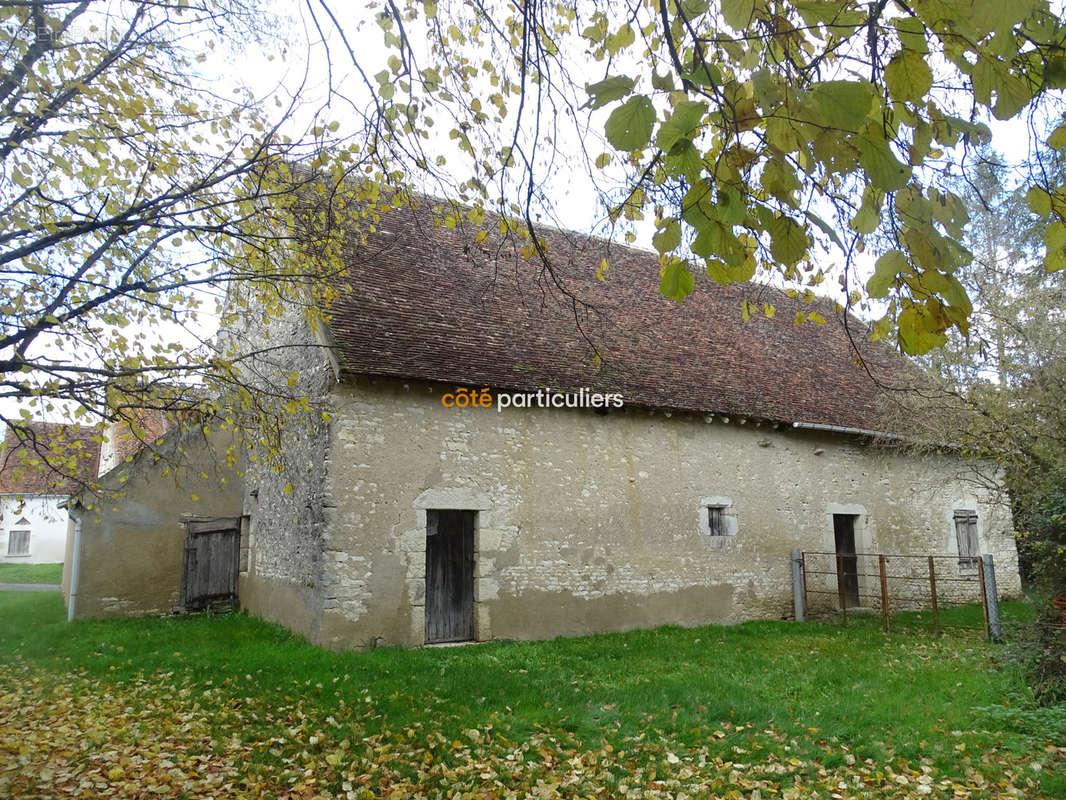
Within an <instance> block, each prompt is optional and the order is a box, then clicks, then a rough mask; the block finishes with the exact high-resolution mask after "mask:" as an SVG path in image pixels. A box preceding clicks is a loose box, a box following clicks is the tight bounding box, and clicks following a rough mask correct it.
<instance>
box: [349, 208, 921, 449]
mask: <svg viewBox="0 0 1066 800" xmlns="http://www.w3.org/2000/svg"><path fill="white" fill-rule="evenodd" d="M433 219H434V215H433V214H432V213H431V211H430V210H429V207H428V204H426V203H423V205H422V208H421V209H420V210H418V211H415V210H412V209H410V208H405V209H400V210H396V211H392V212H389V213H388V214H387V215H385V216H384V218H383V219H382V220H381V222H380V224H379V225H378V231H377V232H376V233H373V234H371V235H370V237H369V241H368V243H367V244H366V245H365V246H358V247H357V246H352V247H351V252H350V253H349V257H348V258H349V262H350V267H351V272H350V278H349V285H348V286H347V290H346V291H342V292H341V296H340V298H339V299H338V300H337V301H336V302H335V304H334V305H333V306H332V308H331V313H332V322H331V329H332V334H333V337H334V340H335V344H336V347H337V352H338V355H339V358H340V361H341V368H342V374H348V375H356V374H370V375H378V376H391V377H395V378H411V379H424V380H430V381H443V382H446V383H451V384H455V385H465V386H470V387H482V386H486V387H492V388H495V389H499V390H512V391H514V390H518V391H522V390H526V391H529V390H533V391H535V390H536V389H538V388H543V387H551V388H553V389H558V390H564V391H576V390H577V389H579V388H581V387H589V388H590V389H592V390H596V391H611V392H621V393H622V395H623V397H624V400H625V402H626V404H632V405H641V406H649V407H653V408H668V409H678V410H690V411H700V412H716V413H722V414H732V415H738V416H747V417H753V418H758V419H767V420H775V421H784V422H805V423H815V424H823V425H839V426H844V427H851V428H863V429H873V430H876V429H877V398H876V396H877V387H876V386H875V383H874V382H873V381H872V380H871V378H870V376H869V374H868V373H867V371H866V370H864V369H862V368H860V367H859V366H858V363H857V358H856V352H855V350H854V348H853V347H852V344H851V339H849V335H848V331H846V330H845V317H844V315H842V314H839V313H834V312H833V311H832V305H831V303H829V302H826V301H819V302H816V303H814V304H811V303H805V302H803V301H802V300H800V299H790V298H789V297H787V296H786V295H785V294H784V293H783V292H781V291H779V290H776V289H773V288H770V287H767V286H762V285H756V284H732V285H719V284H715V283H713V282H712V281H710V280H709V279H707V278H706V277H702V276H697V279H696V283H697V285H696V291H695V293H694V294H693V295H692V296H690V297H689V298H688V299H686V300H685V302H684V303H682V304H681V305H678V304H677V303H676V302H674V301H672V300H668V299H666V298H664V297H663V296H662V295H661V294H660V293H659V291H658V284H659V264H658V258H657V256H656V254H654V253H649V252H645V251H640V250H635V249H632V248H625V247H619V246H617V245H611V246H610V251H609V253H607V255H608V259H609V265H610V266H609V270H608V272H607V274H606V280H603V281H601V280H599V279H598V278H597V276H596V270H597V267H598V266H599V265H600V261H601V258H603V256H604V248H605V247H606V243H605V242H603V241H602V240H597V239H590V238H588V237H586V236H583V235H580V234H571V233H566V232H563V231H558V230H554V229H552V230H548V229H545V230H543V231H542V236H543V239H544V240H545V243H546V247H547V252H548V254H549V256H550V257H551V259H552V261H553V262H554V264H555V265H556V267H555V275H556V277H557V278H558V283H559V284H561V286H562V288H560V286H559V285H556V282H555V281H554V280H553V279H552V277H551V276H549V275H548V274H546V273H545V271H544V270H543V269H542V268H541V265H540V263H539V262H538V261H537V260H536V259H533V260H527V259H524V258H522V257H521V255H520V254H519V248H520V247H521V246H522V242H521V241H517V240H516V239H505V238H504V237H502V236H501V235H499V234H498V233H497V232H496V231H497V229H498V228H497V223H496V222H495V221H492V220H490V221H488V222H487V223H486V226H485V230H486V231H489V232H490V235H489V237H488V239H487V240H485V241H484V242H483V243H480V244H479V243H477V242H476V241H475V234H476V233H477V230H476V229H471V228H470V227H469V226H467V227H466V228H465V229H464V228H462V227H460V228H455V229H452V228H446V227H443V226H440V225H435V224H434V221H433ZM572 298H576V299H577V300H578V301H579V302H578V303H577V305H576V306H575V304H574V302H573V300H572ZM745 299H749V300H751V301H753V302H756V303H759V304H762V303H769V304H772V305H773V306H774V307H775V308H776V314H775V316H774V317H772V318H766V317H764V316H762V315H761V314H760V315H756V316H753V317H752V319H751V320H750V321H749V322H743V321H742V318H741V303H742V301H743V300H745ZM811 311H817V312H818V313H820V314H821V315H822V316H824V317H825V318H826V323H825V324H824V325H818V324H814V323H807V324H802V325H796V324H795V317H796V313H797V312H802V313H803V314H807V313H808V312H811ZM847 327H848V328H849V329H850V332H851V337H852V338H853V339H854V340H855V341H856V343H857V344H858V345H859V347H860V349H861V350H862V351H863V355H864V358H865V359H866V365H867V367H868V368H870V369H871V370H874V371H875V374H876V372H877V371H880V372H881V373H882V374H886V373H889V372H892V371H893V370H896V369H898V368H899V366H900V364H901V359H899V358H898V357H897V356H895V354H894V353H892V352H891V351H890V350H889V349H888V348H887V347H885V346H883V345H880V343H873V344H872V343H869V342H865V341H864V338H865V333H866V332H865V329H864V328H863V326H862V325H860V324H859V323H858V321H857V320H855V318H853V317H851V318H848V326H847ZM597 349H598V350H599V353H600V359H599V362H598V363H597V358H596V350H597Z"/></svg>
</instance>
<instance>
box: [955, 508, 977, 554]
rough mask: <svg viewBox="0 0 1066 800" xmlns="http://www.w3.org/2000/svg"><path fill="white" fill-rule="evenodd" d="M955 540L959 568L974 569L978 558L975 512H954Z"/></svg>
mask: <svg viewBox="0 0 1066 800" xmlns="http://www.w3.org/2000/svg"><path fill="white" fill-rule="evenodd" d="M955 540H956V541H957V542H958V545H959V566H961V567H976V566H977V559H978V557H979V556H980V548H979V547H978V544H977V512H976V511H956V512H955Z"/></svg>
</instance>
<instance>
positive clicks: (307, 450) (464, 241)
mask: <svg viewBox="0 0 1066 800" xmlns="http://www.w3.org/2000/svg"><path fill="white" fill-rule="evenodd" d="M485 230H487V231H489V233H488V234H487V235H481V236H479V235H477V231H473V230H463V229H462V227H461V226H460V227H458V228H454V229H452V228H448V227H445V226H441V225H438V224H436V223H435V218H434V214H433V213H431V212H430V211H429V210H428V209H423V210H412V209H404V210H396V211H392V212H390V213H388V214H387V215H385V217H384V218H383V219H382V221H381V224H380V226H379V230H378V231H377V232H375V233H373V234H372V235H370V237H369V239H368V241H367V242H366V243H365V244H358V245H357V244H354V243H353V245H352V246H351V248H350V250H349V253H348V266H349V267H350V273H349V275H348V277H347V278H346V284H345V285H344V286H342V287H340V288H341V289H342V292H341V295H340V297H339V299H337V301H336V302H335V303H334V305H333V306H332V307H331V308H330V324H329V326H328V330H320V329H313V328H312V326H310V325H308V324H307V322H306V321H305V315H304V314H302V313H300V310H299V309H295V308H294V313H293V315H292V317H291V319H288V320H287V321H286V322H285V325H284V326H282V328H279V327H278V326H275V327H273V328H272V329H271V330H270V331H269V338H270V342H271V343H277V342H279V341H284V342H286V343H288V345H289V346H288V347H286V348H281V349H273V350H272V351H271V353H272V358H273V360H272V361H268V362H264V365H265V368H266V369H270V370H273V371H274V373H275V374H276V375H277V376H279V378H280V377H281V376H286V375H288V376H298V381H296V382H297V383H298V386H297V387H296V391H297V392H298V393H299V394H300V395H301V396H306V397H308V398H310V400H311V404H312V407H313V408H314V410H315V417H314V422H313V423H312V424H306V425H299V426H296V425H294V426H293V427H292V429H291V430H290V431H289V432H288V434H287V440H286V442H285V444H284V447H283V448H282V451H283V452H284V454H285V459H286V461H285V465H284V469H283V471H281V472H280V473H279V472H276V471H274V470H273V469H270V468H268V467H267V466H266V465H262V464H251V465H249V467H248V470H247V476H246V480H247V485H246V490H247V491H246V494H245V503H244V514H245V515H246V519H247V520H248V540H247V542H246V544H247V551H248V558H247V560H246V563H243V564H242V570H241V573H240V576H239V580H240V585H239V592H240V599H241V602H242V605H243V606H244V607H245V608H247V609H248V610H250V611H251V612H253V613H255V614H258V615H261V616H263V617H265V618H267V619H271V620H276V621H278V622H280V623H282V624H284V625H286V626H287V627H289V628H291V629H293V630H295V631H297V632H299V633H302V634H304V635H306V636H307V637H308V638H309V639H310V640H311V641H312V642H315V643H318V644H321V645H325V646H328V647H333V648H354V647H362V646H373V645H375V644H383V643H386V644H400V645H407V646H421V645H424V644H432V643H438V642H448V641H464V640H476V641H483V640H488V639H498V638H505V639H531V638H545V637H554V636H557V635H567V636H569V635H579V634H586V633H594V632H601V631H621V630H627V629H632V628H640V627H649V626H656V625H662V624H679V625H699V624H705V623H712V622H723V623H728V622H738V621H741V620H749V619H756V618H766V619H780V618H786V617H788V616H789V615H790V614H791V612H792V594H791V579H790V552H791V551H792V550H793V549H794V548H800V549H805V550H820V551H834V549H836V548H838V547H841V548H845V549H846V548H850V549H851V551H852V552H859V553H884V552H887V553H915V554H925V553H936V554H957V555H958V565H957V567H956V568H957V569H959V570H965V569H968V568H969V565H970V564H971V563H973V562H972V559H973V557H974V556H975V555H976V553H975V552H973V551H975V550H976V551H979V552H981V553H991V554H993V555H994V557H995V559H996V567H997V574H998V577H999V585H1000V588H1001V590H1002V591H1003V593H1004V594H1008V595H1009V594H1015V593H1017V592H1018V591H1019V589H1020V586H1019V577H1018V570H1017V558H1016V551H1015V545H1014V539H1013V536H1012V531H1011V519H1010V515H1009V510H1008V508H1007V506H1006V505H1005V504H1004V503H1003V502H1002V499H1001V498H999V497H997V496H996V495H995V494H993V493H989V492H988V491H986V490H983V489H980V488H978V484H976V483H975V482H972V481H970V480H969V479H968V476H969V475H970V469H971V465H970V464H968V463H967V462H966V461H965V460H964V459H962V458H961V457H958V456H956V455H955V454H953V453H952V452H950V451H948V452H947V453H946V454H944V455H940V456H933V457H930V456H921V457H920V456H917V455H913V454H908V453H907V452H906V451H904V450H901V449H893V448H890V447H885V446H883V445H880V444H878V438H879V437H878V436H877V433H876V432H877V431H878V430H882V429H883V428H882V426H881V421H880V420H881V417H880V408H879V404H880V402H881V398H880V397H879V388H878V385H879V383H883V382H885V381H889V382H891V380H893V379H894V378H895V377H898V376H899V375H900V374H901V369H902V362H901V360H900V359H899V358H898V357H897V356H896V355H895V354H894V353H892V352H891V351H890V350H889V349H888V348H886V347H884V346H883V345H880V343H876V342H869V341H867V339H866V332H865V330H864V329H863V327H862V326H861V325H860V324H859V323H858V322H857V321H856V320H855V319H854V318H853V317H849V316H847V315H844V314H842V313H840V312H839V311H836V312H834V310H833V308H832V304H831V303H830V302H828V301H824V300H814V301H812V302H805V300H804V298H802V297H789V296H787V295H786V294H784V293H782V292H780V291H778V290H776V289H773V288H770V287H767V286H761V285H756V284H750V283H749V284H731V285H718V284H715V283H712V282H711V281H710V280H708V279H706V278H703V277H697V286H696V291H695V293H694V294H693V295H692V296H691V297H689V298H688V299H687V300H685V301H684V303H682V304H680V305H679V304H677V303H675V302H673V301H671V300H667V299H665V298H664V297H662V296H661V295H660V293H659V291H658V285H659V281H660V268H659V262H658V257H657V256H656V255H655V254H653V253H648V252H643V251H639V250H634V249H627V248H622V247H617V246H614V245H611V246H610V248H609V249H607V248H608V245H606V244H605V243H604V242H601V241H597V240H590V239H588V238H586V237H582V236H579V235H577V234H569V233H564V232H561V231H545V232H544V234H543V235H544V242H543V244H544V247H545V249H546V251H547V253H548V254H549V256H550V257H551V259H552V263H553V265H554V266H553V269H552V270H551V271H548V270H546V269H544V268H543V267H542V266H541V264H540V263H539V262H538V261H537V260H536V259H529V258H528V257H527V256H528V252H526V253H523V252H521V249H522V242H521V241H512V240H511V239H508V238H507V237H504V236H502V235H499V234H497V233H496V232H495V231H496V227H495V223H494V222H492V221H490V222H489V223H488V226H487V227H486V228H485ZM605 257H606V259H607V263H608V264H609V269H608V270H607V272H606V274H604V272H603V269H602V259H603V258H605ZM745 303H747V304H748V305H747V306H745V307H746V308H747V309H748V310H749V311H750V310H753V311H754V313H752V314H751V318H750V320H749V321H746V322H745V321H744V320H743V319H742V305H744V304H745ZM253 317H254V315H245V316H244V320H245V323H246V324H247V325H248V327H246V328H243V329H239V330H238V329H234V331H232V333H233V335H234V336H235V337H247V339H248V346H256V345H257V344H261V343H262V341H261V340H262V337H263V336H265V335H267V334H266V332H264V331H262V330H259V329H257V328H256V327H255V326H254V325H252V324H251V320H252V318H253ZM819 320H824V322H822V323H821V324H819ZM960 511H963V512H966V515H967V516H966V519H967V520H970V519H971V517H970V516H969V515H972V520H973V524H972V526H970V527H967V528H966V529H965V531H964V534H965V535H960V530H961V529H960V528H959V526H958V525H957V524H955V521H954V520H955V519H956V512H960ZM971 531H972V535H971Z"/></svg>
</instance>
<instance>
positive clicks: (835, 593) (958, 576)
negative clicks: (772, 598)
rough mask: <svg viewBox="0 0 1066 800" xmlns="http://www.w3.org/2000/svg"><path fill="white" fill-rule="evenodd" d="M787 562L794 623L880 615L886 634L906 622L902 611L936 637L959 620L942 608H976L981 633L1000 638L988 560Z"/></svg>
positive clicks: (849, 555) (862, 557) (811, 555)
mask: <svg viewBox="0 0 1066 800" xmlns="http://www.w3.org/2000/svg"><path fill="white" fill-rule="evenodd" d="M792 561H793V580H794V582H795V585H794V600H795V606H796V618H797V619H806V618H815V617H822V618H835V619H837V620H838V621H839V622H842V623H845V624H846V623H847V621H848V617H849V616H851V615H854V614H855V613H859V612H862V611H868V612H869V611H873V612H880V617H881V624H882V627H883V628H884V630H885V631H888V630H890V629H895V628H897V627H898V626H900V625H901V623H903V622H905V621H906V617H907V614H906V612H922V613H921V614H919V615H918V616H916V617H915V620H916V621H918V622H921V620H927V622H925V623H921V624H927V625H928V626H929V627H930V628H931V629H932V630H933V631H936V632H939V631H941V630H942V629H943V628H944V627H950V626H952V620H953V619H955V618H958V616H959V615H956V614H953V613H947V614H946V613H945V610H946V609H948V607H951V606H958V607H964V606H970V607H973V606H980V613H981V618H982V619H983V623H984V624H983V628H984V634H985V635H987V636H988V638H990V639H998V638H999V636H1000V633H1001V626H1000V619H999V602H998V592H997V589H996V583H995V569H994V565H993V561H992V556H990V555H985V556H981V557H980V558H960V557H959V556H958V555H956V554H953V555H917V554H902V553H856V552H854V551H853V550H852V551H851V552H848V551H847V550H845V551H843V552H842V551H841V550H837V551H835V552H820V551H812V550H805V551H799V550H795V551H793V554H792ZM901 613H902V614H903V616H900V615H901ZM945 617H947V618H945Z"/></svg>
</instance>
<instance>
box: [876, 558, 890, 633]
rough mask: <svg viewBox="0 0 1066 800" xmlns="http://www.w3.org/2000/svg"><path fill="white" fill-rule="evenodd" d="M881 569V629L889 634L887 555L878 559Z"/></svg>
mask: <svg viewBox="0 0 1066 800" xmlns="http://www.w3.org/2000/svg"><path fill="white" fill-rule="evenodd" d="M877 565H878V567H880V569H881V628H882V629H883V630H884V632H885V633H888V570H887V569H885V554H884V553H882V554H881V555H879V556H878V557H877Z"/></svg>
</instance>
